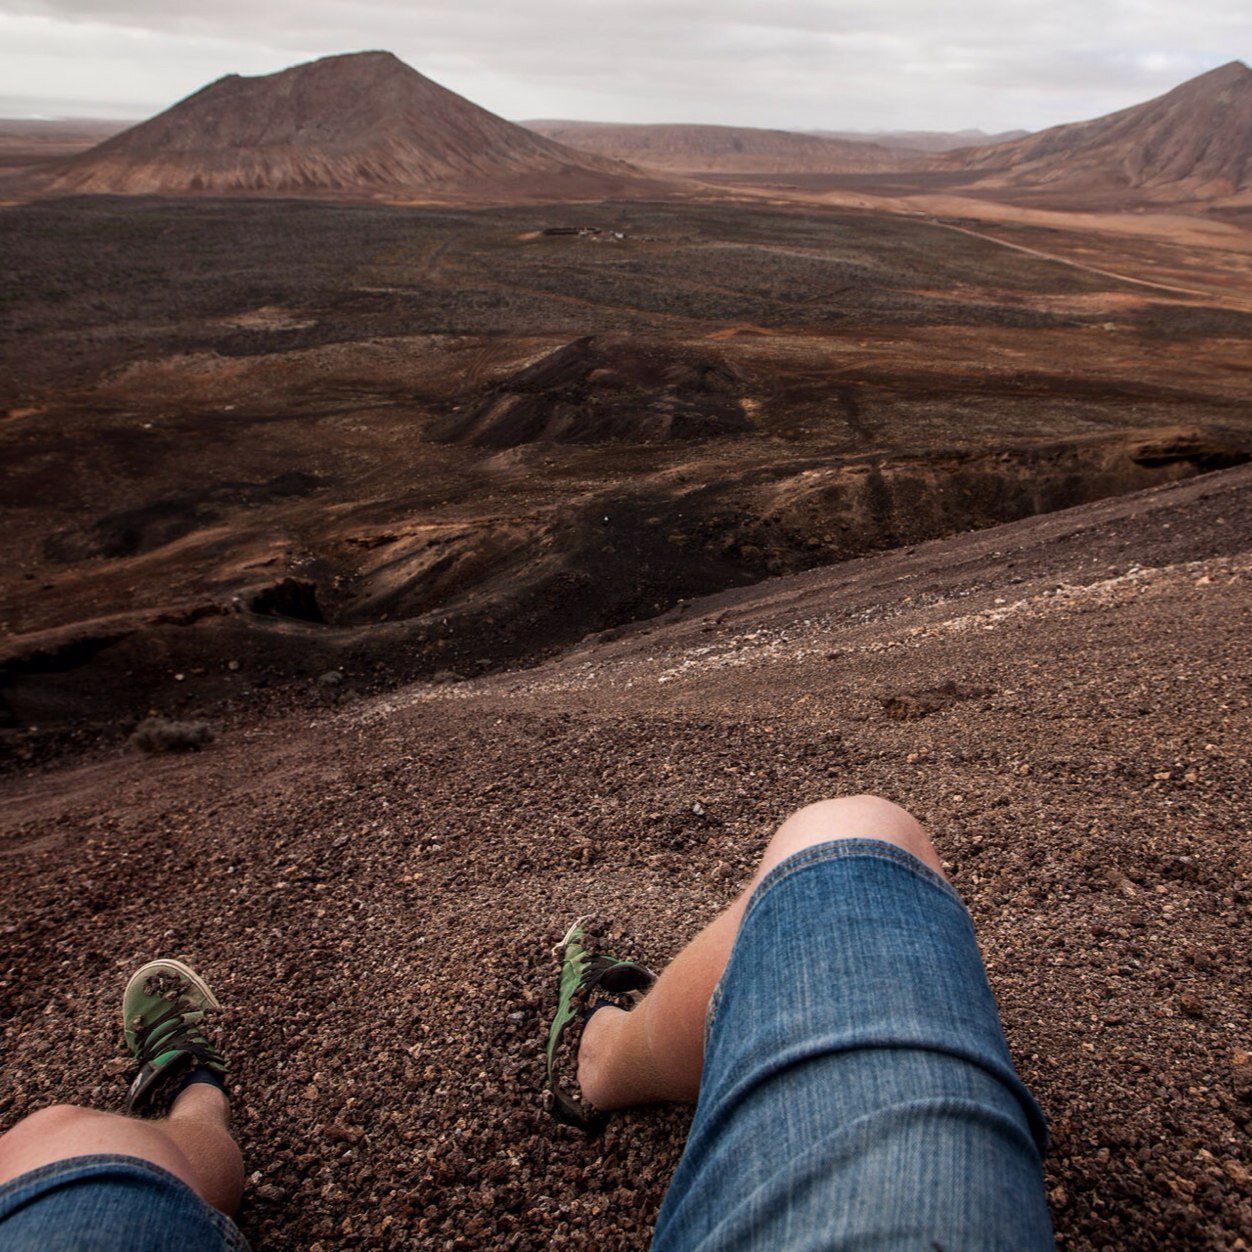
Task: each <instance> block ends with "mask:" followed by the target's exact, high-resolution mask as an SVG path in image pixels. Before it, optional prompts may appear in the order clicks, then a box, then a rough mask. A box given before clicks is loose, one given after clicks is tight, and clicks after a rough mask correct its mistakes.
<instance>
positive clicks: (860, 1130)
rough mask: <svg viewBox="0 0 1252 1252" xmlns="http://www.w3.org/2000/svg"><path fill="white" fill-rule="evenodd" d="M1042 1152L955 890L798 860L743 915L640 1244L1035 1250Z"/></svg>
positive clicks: (881, 871)
mask: <svg viewBox="0 0 1252 1252" xmlns="http://www.w3.org/2000/svg"><path fill="white" fill-rule="evenodd" d="M593 1020H594V1019H593ZM1045 1141H1046V1131H1045V1128H1044V1124H1043V1118H1042V1115H1041V1113H1040V1112H1039V1110H1038V1108H1037V1106H1036V1105H1035V1103H1034V1101H1033V1099H1032V1098H1031V1096H1030V1093H1029V1092H1028V1091H1027V1090H1026V1088H1025V1087H1024V1086H1023V1085H1022V1083H1021V1081H1020V1079H1019V1078H1018V1077H1017V1075H1016V1073H1015V1072H1014V1069H1013V1064H1012V1061H1011V1059H1010V1057H1009V1053H1008V1048H1007V1045H1006V1043H1005V1040H1004V1036H1003V1032H1002V1031H1001V1028H1000V1022H999V1017H998V1014H997V1011H996V1006H995V1001H994V999H993V997H992V994H991V989H990V987H989V986H988V985H987V980H986V975H985V973H984V971H983V968H982V962H981V959H980V957H979V954H978V947H977V943H976V942H975V938H974V932H973V926H972V924H971V922H970V919H969V915H968V913H967V912H966V911H965V908H964V906H963V905H962V904H961V902H960V900H959V898H958V897H957V895H956V893H955V892H954V891H953V890H952V888H951V887H950V886H949V885H948V883H947V882H946V881H945V880H944V879H943V878H942V877H941V875H940V874H938V873H937V872H936V871H935V869H934V866H933V865H927V864H925V863H924V862H923V861H922V860H920V859H919V858H918V857H917V856H915V855H914V854H913V853H911V852H908V851H906V850H905V849H904V848H901V847H898V846H891V845H890V844H888V843H886V842H884V841H881V840H876V839H861V838H852V839H842V840H835V841H829V842H824V843H819V844H814V845H810V846H807V847H803V848H801V849H800V850H799V851H797V852H794V853H792V854H791V855H790V856H788V857H786V858H785V859H784V860H782V861H781V862H779V863H778V864H777V865H775V866H774V867H773V868H772V869H771V870H770V871H768V872H767V873H766V874H765V876H764V877H763V878H762V879H761V881H760V882H759V883H758V885H757V888H756V890H755V891H754V892H753V894H752V896H751V898H750V900H749V901H748V903H747V906H746V908H745V909H744V910H743V912H742V916H741V919H740V925H739V929H738V932H737V934H736V937H735V941H734V945H733V948H732V951H731V954H730V957H729V960H728V961H727V963H726V968H725V970H724V972H723V975H722V978H721V980H720V982H719V984H718V987H717V991H716V993H715V995H714V998H713V1003H712V1005H711V1007H710V1010H709V1015H708V1038H707V1046H706V1052H705V1057H704V1065H703V1071H702V1074H701V1082H700V1091H699V1102H698V1104H697V1106H696V1112H695V1117H694V1119H693V1121H692V1125H691V1131H690V1134H689V1135H688V1139H687V1144H686V1147H685V1149H684V1152H683V1156H682V1159H681V1161H680V1162H679V1166H678V1169H677V1171H676V1173H675V1175H674V1179H673V1181H672V1182H671V1185H670V1188H669V1191H668V1192H667V1194H666V1198H665V1202H664V1204H663V1205H662V1208H661V1212H660V1214H659V1216H658V1219H657V1224H656V1230H655V1235H654V1242H653V1247H654V1249H655V1250H656V1252H670V1250H674V1252H679V1250H681V1252H693V1250H695V1249H713V1248H716V1249H718V1250H719V1252H729V1250H730V1249H735V1248H743V1249H749V1248H771V1249H778V1250H779V1252H782V1250H783V1249H805V1250H815V1249H819V1248H820V1249H835V1248H849V1249H850V1248H869V1247H872V1248H875V1249H878V1250H879V1252H905V1250H906V1249H908V1250H909V1252H913V1250H915V1249H917V1248H932V1247H940V1248H978V1249H980V1252H990V1250H992V1249H996V1250H1003V1252H1043V1250H1044V1249H1047V1248H1050V1247H1051V1246H1052V1243H1051V1231H1050V1224H1049V1219H1048V1213H1047V1205H1046V1202H1045V1199H1044V1192H1043V1173H1042V1168H1041V1154H1042V1151H1043V1147H1044V1144H1045Z"/></svg>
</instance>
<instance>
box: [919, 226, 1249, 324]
mask: <svg viewBox="0 0 1252 1252" xmlns="http://www.w3.org/2000/svg"><path fill="white" fill-rule="evenodd" d="M931 225H933V226H937V227H939V228H940V229H942V230H954V231H956V232H957V234H960V235H969V236H971V237H972V238H974V239H985V240H987V241H988V242H989V243H995V244H999V245H1000V247H1001V248H1009V249H1011V250H1012V251H1014V252H1024V253H1025V254H1026V255H1027V256H1034V257H1040V258H1041V259H1043V260H1045V261H1055V262H1056V263H1057V264H1058V265H1068V266H1069V267H1070V268H1071V269H1076V270H1082V271H1083V272H1084V273H1087V274H1097V275H1099V276H1100V277H1101V278H1113V279H1116V280H1117V281H1118V282H1119V283H1133V284H1134V285H1135V286H1136V287H1147V288H1149V289H1150V290H1152V291H1165V292H1169V294H1170V295H1177V296H1196V297H1197V298H1199V299H1201V300H1204V301H1205V302H1206V303H1208V304H1212V303H1213V302H1215V301H1216V302H1217V303H1218V304H1220V305H1221V306H1222V307H1224V308H1231V309H1252V301H1248V300H1239V299H1236V298H1234V297H1232V296H1231V295H1229V293H1227V292H1224V291H1211V290H1201V289H1200V288H1198V287H1174V286H1171V285H1169V284H1168V283H1154V282H1150V281H1149V280H1148V279H1146V278H1133V277H1131V275H1129V274H1118V273H1115V272H1114V271H1113V270H1106V269H1101V268H1100V267H1099V266H1096V265H1088V264H1086V262H1084V261H1074V260H1071V259H1070V258H1069V257H1064V256H1058V255H1057V254H1056V253H1055V252H1044V251H1042V250H1041V249H1039V248H1028V247H1027V246H1026V245H1025V244H1020V243H1010V242H1009V241H1008V240H1007V239H997V238H996V237H995V235H988V234H984V233H983V232H982V231H980V230H970V229H969V227H968V226H956V225H953V224H952V223H951V222H938V221H932V222H931Z"/></svg>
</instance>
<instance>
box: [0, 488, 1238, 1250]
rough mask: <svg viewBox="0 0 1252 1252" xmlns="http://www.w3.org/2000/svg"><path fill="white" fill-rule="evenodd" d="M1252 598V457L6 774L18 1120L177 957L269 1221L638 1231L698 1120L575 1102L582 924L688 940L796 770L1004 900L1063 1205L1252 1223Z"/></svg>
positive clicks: (800, 779) (998, 951)
mask: <svg viewBox="0 0 1252 1252" xmlns="http://www.w3.org/2000/svg"><path fill="white" fill-rule="evenodd" d="M1250 626H1252V468H1247V467H1245V468H1243V469H1237V470H1231V471H1226V472H1223V473H1221V474H1216V475H1210V476H1207V477H1205V478H1203V479H1198V480H1192V481H1190V482H1187V483H1184V484H1179V485H1176V486H1173V487H1168V488H1157V489H1153V490H1150V491H1147V492H1142V493H1139V494H1138V495H1134V496H1128V497H1122V498H1119V499H1116V500H1106V501H1103V502H1100V503H1098V504H1094V505H1088V506H1083V507H1082V508H1079V509H1074V510H1070V511H1067V512H1064V513H1058V514H1052V515H1049V516H1046V517H1038V518H1034V519H1031V520H1028V521H1024V522H1020V523H1015V524H1013V525H1011V526H1005V527H999V528H995V529H992V530H987V531H983V532H979V533H977V534H972V535H964V536H960V537H957V538H955V539H951V540H946V541H937V542H934V543H928V544H923V545H920V546H918V547H916V548H911V549H904V550H900V551H896V552H892V553H887V554H884V555H881V556H877V557H873V558H867V559H864V560H859V561H855V562H848V563H846V564H844V565H840V566H835V567H831V568H828V569H824V570H820V571H814V572H811V573H809V574H805V575H801V576H798V577H794V578H786V579H777V580H772V581H770V582H767V583H764V584H761V585H760V586H759V587H755V588H748V589H744V590H739V591H734V592H726V593H723V594H722V595H720V596H717V597H713V598H710V599H708V600H704V601H697V602H694V603H693V604H691V605H689V606H687V607H686V608H685V609H683V610H680V611H677V612H675V613H672V614H670V615H669V619H668V620H658V621H654V622H650V623H641V624H639V625H638V626H636V627H634V628H632V629H630V630H627V631H626V632H624V633H623V634H622V635H621V637H619V638H617V639H615V640H613V641H606V640H598V641H588V642H587V643H586V644H584V645H583V646H582V647H580V648H578V649H576V650H574V651H573V652H571V653H569V654H567V655H566V656H564V657H562V658H560V659H558V660H556V661H554V662H553V663H551V664H549V665H546V666H544V667H542V668H540V669H536V670H531V671H526V672H519V673H514V674H502V675H498V676H496V677H493V678H489V679H480V680H476V681H474V682H468V683H457V684H452V685H444V686H432V685H429V684H426V685H419V686H415V687H412V688H409V689H407V690H405V691H401V692H396V693H392V694H391V695H389V696H387V697H385V698H377V699H373V700H370V701H360V702H355V703H348V704H345V705H344V706H343V707H341V708H338V709H329V710H326V711H324V712H321V713H318V714H310V713H309V712H308V711H307V710H305V711H300V710H294V711H292V712H291V713H289V714H287V715H285V716H280V717H276V718H268V719H266V718H260V717H258V718H256V719H254V720H253V721H251V722H248V723H245V724H243V725H240V726H237V727H234V728H224V729H223V730H222V733H221V735H220V737H219V739H218V741H217V742H216V743H215V744H214V745H213V746H212V747H211V748H210V749H208V750H206V751H205V752H203V753H201V754H199V755H196V756H190V757H185V758H179V759H157V760H145V759H142V758H139V757H137V756H133V755H126V754H121V755H117V756H116V757H113V758H109V759H107V760H103V761H97V762H95V763H94V764H90V765H86V766H79V767H76V768H71V769H65V770H62V771H59V772H47V773H42V774H33V775H28V776H26V777H17V778H11V779H9V780H7V781H5V782H4V783H3V785H0V848H2V849H3V850H4V851H5V852H6V853H7V854H8V855H6V856H5V857H4V865H5V883H6V886H5V908H4V913H3V918H2V919H0V1006H2V1011H3V1017H4V1020H5V1023H6V1026H5V1064H4V1066H3V1071H2V1073H0V1124H2V1125H8V1124H11V1123H12V1121H13V1120H15V1119H16V1118H17V1117H19V1116H21V1115H22V1114H24V1113H26V1112H29V1111H31V1110H32V1109H34V1108H37V1107H39V1106H41V1105H43V1104H46V1103H49V1102H51V1101H53V1100H67V1099H68V1100H76V1101H86V1102H91V1103H96V1104H101V1105H104V1106H116V1105H117V1103H118V1102H119V1100H120V1096H121V1089H120V1085H119V1084H120V1081H121V1080H120V1078H119V1077H118V1076H117V1074H116V1072H115V1071H116V1070H117V1069H118V1068H119V1066H118V1064H116V1063H115V1060H114V1058H116V1057H117V1056H118V1052H119V1040H118V1038H117V1033H118V1032H117V1022H116V1020H115V1016H116V1004H115V1001H116V999H117V995H118V992H119V991H120V988H121V985H122V981H123V979H124V976H125V973H126V971H127V969H128V968H129V967H131V966H133V965H134V964H135V963H137V962H138V961H140V960H142V959H144V958H147V957H151V956H153V955H156V954H158V953H173V954H181V955H183V956H185V957H188V958H189V959H191V960H192V961H193V962H194V963H196V964H197V965H198V966H199V967H200V968H202V969H203V971H204V972H205V973H206V974H207V975H208V976H209V977H210V978H211V979H212V981H213V983H214V985H215V988H216V989H217V991H218V993H219V995H220V997H221V998H222V1000H223V1001H224V1002H225V1003H226V1004H227V1005H228V1006H230V1016H229V1020H228V1021H227V1022H226V1023H225V1024H224V1036H225V1038H226V1041H227V1043H228V1049H229V1051H230V1053H231V1056H232V1058H233V1064H234V1068H233V1070H232V1074H233V1084H234V1087H235V1090H236V1093H237V1110H238V1126H239V1131H240V1134H241V1136H242V1139H243V1142H244V1146H245V1151H246V1155H247V1161H248V1170H249V1184H248V1191H247V1198H246V1201H245V1208H244V1211H243V1215H242V1222H243V1226H244V1228H245V1230H246V1231H247V1233H248V1234H249V1236H250V1237H251V1238H252V1239H253V1240H254V1242H255V1244H256V1246H258V1247H260V1248H273V1249H288V1248H290V1249H296V1248H299V1249H315V1250H316V1249H321V1250H322V1252H329V1249H331V1248H336V1249H338V1248H420V1249H445V1248H467V1249H469V1248H516V1249H536V1250H537V1249H544V1248H577V1249H590V1248H608V1249H642V1248H644V1247H646V1246H647V1241H648V1233H649V1228H650V1224H651V1221H652V1219H653V1216H654V1214H655V1211H656V1208H657V1205H658V1204H659V1202H660V1199H661V1196H662V1194H663V1192H664V1189H665V1186H666V1184H667V1182H668V1178H669V1175H670V1173H671V1171H672V1169H673V1166H674V1163H675V1161H676V1159H677V1155H678V1152H679V1150H680V1148H681V1144H682V1138H683V1133H684V1128H685V1117H684V1115H683V1114H681V1113H675V1112H670V1113H663V1112H659V1111H655V1110H643V1111H640V1112H638V1113H634V1114H631V1115H628V1116H622V1117H619V1118H616V1119H615V1120H614V1121H613V1122H612V1124H611V1125H610V1128H609V1130H608V1132H607V1134H606V1135H605V1137H604V1139H603V1140H601V1141H599V1142H597V1143H595V1144H592V1145H589V1144H586V1143H584V1142H583V1141H582V1140H581V1139H580V1138H579V1137H578V1136H577V1135H575V1134H574V1133H573V1132H566V1131H564V1130H559V1129H556V1128H554V1127H553V1125H552V1124H551V1123H550V1122H549V1121H548V1119H547V1117H546V1115H545V1114H544V1112H543V1109H542V1102H541V1099H540V1096H539V1094H538V1089H539V1085H540V1077H541V1052H540V1049H541V1038H542V1032H543V1029H544V1024H545V1021H546V1019H547V1017H548V1015H549V1013H550V1012H551V1007H552V990H553V979H554V973H555V971H554V969H553V968H552V967H551V964H550V958H549V956H548V948H549V947H550V945H551V944H552V943H553V942H554V941H555V940H556V939H557V938H558V937H559V935H560V933H561V930H562V929H563V928H564V925H565V924H566V923H567V922H568V920H569V919H570V918H571V917H573V916H574V915H577V914H581V913H595V914H597V915H598V917H599V924H600V927H601V929H602V931H603V932H604V933H605V934H606V935H607V936H609V937H610V938H612V940H613V941H614V943H616V944H617V945H618V947H620V948H621V949H623V950H624V951H625V952H627V953H630V952H636V953H638V954H640V955H642V956H646V957H647V958H648V959H650V960H652V961H656V962H664V961H665V960H666V959H668V958H669V957H670V956H671V955H672V954H673V952H674V951H675V950H676V949H677V948H678V947H679V946H680V945H681V944H682V943H683V942H685V940H687V939H688V938H689V937H690V936H691V935H692V934H693V933H694V932H695V930H696V929H697V928H698V927H699V926H700V925H701V924H702V923H703V922H704V921H706V920H707V919H708V918H709V917H711V916H712V915H713V913H714V912H715V911H716V910H717V909H718V908H719V907H720V906H721V905H722V904H723V903H725V901H726V900H727V899H729V898H730V897H731V895H732V894H733V892H734V891H735V890H736V888H737V886H738V885H739V884H740V883H742V882H743V881H744V880H745V878H746V877H747V876H748V874H749V873H750V871H751V867H752V865H753V862H754V859H755V858H756V856H757V855H758V854H759V852H760V849H761V847H762V846H763V843H764V841H765V840H766V838H767V837H768V834H769V832H770V831H771V829H772V828H773V827H774V825H775V824H776V823H777V822H778V821H779V820H781V818H782V817H783V816H784V815H785V814H786V813H787V812H788V811H790V810H792V809H794V808H795V807H796V806H798V805H800V804H803V803H805V802H807V801H811V800H814V799H817V798H819V797H820V796H824V795H828V794H834V793H847V792H855V791H876V792H881V793H885V794H887V795H890V796H892V797H894V798H895V799H897V800H898V801H900V802H902V803H904V804H906V805H908V806H909V807H911V808H912V809H913V810H915V811H916V812H917V813H918V814H919V815H920V816H921V817H922V819H923V820H924V821H926V822H927V823H928V824H929V825H930V827H931V828H932V830H933V832H934V835H935V838H936V842H937V845H938V847H939V849H940V851H941V855H942V856H943V857H944V859H945V861H946V862H947V864H948V866H949V867H950V872H951V874H952V877H953V879H954V882H955V883H956V885H957V887H958V888H959V889H960V891H961V892H962V894H963V895H964V896H965V898H966V900H967V901H968V903H969V906H970V908H971V911H972V913H973V916H974V919H975V922H976V924H977V926H978V928H979V934H980V940H981V943H982V947H983V951H984V954H985V957H986V960H987V964H988V968H989V971H990V975H991V978H992V982H993V985H994V987H995V990H996V993H997V996H998V998H999V1001H1000V1004H1001V1008H1002V1013H1003V1017H1004V1021H1005V1027H1006V1031H1007V1034H1008V1037H1009V1041H1010V1044H1011V1047H1012V1050H1013V1054H1014V1056H1015V1058H1016V1060H1017V1063H1018V1065H1019V1067H1020V1070H1021V1072H1022V1074H1023V1076H1024V1077H1025V1079H1026V1080H1027V1082H1028V1083H1029V1084H1030V1085H1031V1086H1032V1087H1033V1088H1034V1090H1035V1091H1036V1093H1037V1095H1038V1097H1039V1099H1040V1100H1041V1102H1042V1104H1043V1106H1044V1108H1045V1110H1046V1112H1047V1114H1048V1117H1049V1119H1050V1121H1051V1126H1052V1133H1053V1145H1054V1146H1053V1149H1052V1154H1051V1156H1050V1158H1049V1162H1048V1192H1049V1196H1050V1199H1051V1203H1052V1207H1053V1212H1054V1217H1055V1221H1056V1225H1057V1231H1058V1236H1059V1241H1060V1246H1062V1247H1063V1248H1066V1249H1096V1248H1104V1247H1118V1248H1127V1249H1157V1248H1165V1247H1180V1246H1186V1247H1197V1248H1199V1247H1205V1248H1210V1247H1211V1248H1237V1247H1239V1246H1240V1244H1239V1242H1238V1241H1239V1239H1240V1238H1243V1237H1245V1236H1246V1231H1247V1230H1248V1229H1249V1227H1250V1225H1252V1211H1250V1209H1249V1185H1248V1184H1249V1178H1250V1177H1252V1173H1250V1171H1252V1153H1250V1152H1249V1140H1248V1136H1247V1129H1248V1126H1249V1124H1250V1121H1252V1074H1250V1073H1249V1062H1248V1059H1247V1054H1248V1052H1249V1051H1250V1050H1252V1014H1250V1013H1249V1006H1248V1001H1247V996H1246V988H1247V986H1248V979H1249V976H1250V975H1252V969H1250V968H1249V952H1252V942H1250V941H1249V940H1250V938H1252V936H1250V935H1249V927H1250V926H1252V894H1250V893H1249V891H1248V887H1247V883H1248V873H1249V870H1250V869H1252V846H1250V844H1249V837H1248V831H1249V829H1250V828H1252V801H1250V799H1249V797H1252V764H1250V763H1249V754H1248V744H1249V742H1250V741H1252V697H1250V696H1249V692H1248V689H1247V684H1246V682H1245V681H1243V679H1242V677H1241V676H1245V675H1246V674H1247V673H1248V672H1249V660H1250V656H1249V653H1250V651H1252V630H1250V629H1249V627H1250ZM49 971H56V976H55V978H51V979H50V977H49Z"/></svg>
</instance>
